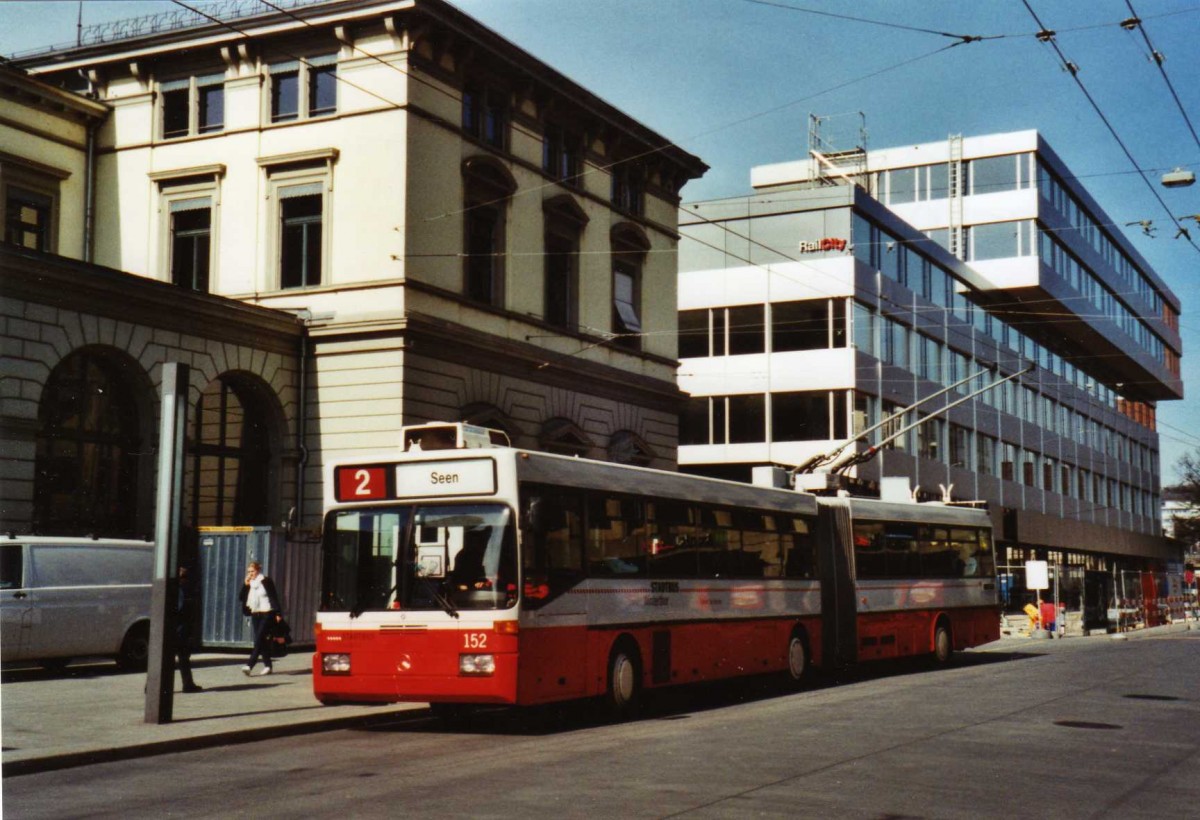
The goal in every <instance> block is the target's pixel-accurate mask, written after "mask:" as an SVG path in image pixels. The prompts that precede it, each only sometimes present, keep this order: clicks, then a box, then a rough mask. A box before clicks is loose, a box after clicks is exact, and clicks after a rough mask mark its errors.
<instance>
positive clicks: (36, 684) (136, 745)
mask: <svg viewBox="0 0 1200 820" xmlns="http://www.w3.org/2000/svg"><path fill="white" fill-rule="evenodd" d="M311 658H312V654H311V653H309V652H303V651H301V652H295V653H293V654H290V655H289V656H288V657H286V658H281V659H278V660H276V661H275V671H274V674H272V675H270V676H264V677H249V678H248V677H246V676H245V675H243V674H242V672H241V667H242V664H243V663H244V662H245V654H243V653H239V654H237V655H233V654H208V653H205V654H197V655H193V656H192V667H193V670H194V671H195V678H196V683H197V684H199V685H200V686H202V687H204V691H203V692H196V693H193V694H183V693H181V692H180V689H179V687H180V683H179V676H178V674H177V675H176V676H175V698H174V709H173V720H172V722H171V723H165V724H153V723H146V722H145V719H144V716H145V708H146V696H145V694H144V693H143V686H144V684H145V682H146V676H145V675H144V674H133V673H121V672H118V671H117V669H116V667H115V666H114V665H113V664H112V663H111V662H109V663H96V664H91V665H75V666H71V667H68V670H67V672H66V673H64V674H58V675H52V674H49V673H47V672H44V671H42V670H40V669H33V668H31V669H16V670H6V671H5V672H4V674H3V685H2V686H0V723H2V726H3V734H2V741H3V753H2V757H0V760H2V762H3V769H2V774H3V776H4V777H13V776H16V775H21V774H30V773H32V772H40V771H49V770H51V769H62V768H68V767H71V766H81V765H87V764H90V763H100V762H106V761H112V760H125V759H129V758H134V757H146V756H149V755H155V754H166V753H169V752H178V751H184V750H188V749H196V748H201V747H206V746H219V745H227V744H230V743H243V742H247V741H251V740H260V739H266V738H270V737H279V736H282V735H292V734H303V733H306V732H317V731H328V730H330V729H338V728H343V727H349V726H362V725H366V724H369V723H374V722H382V721H388V720H396V719H398V717H400V716H402V715H403V714H404V713H405V712H411V711H413V710H423V709H424V708H425V705H424V704H385V705H381V706H322V705H321V704H319V703H317V701H316V699H315V698H313V694H312V669H311ZM261 668H262V667H261V666H260V667H259V669H261ZM412 717H417V715H412Z"/></svg>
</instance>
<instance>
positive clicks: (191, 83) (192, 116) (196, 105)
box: [158, 73, 225, 140]
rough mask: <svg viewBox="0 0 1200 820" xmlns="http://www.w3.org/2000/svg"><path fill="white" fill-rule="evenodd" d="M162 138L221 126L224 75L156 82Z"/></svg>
mask: <svg viewBox="0 0 1200 820" xmlns="http://www.w3.org/2000/svg"><path fill="white" fill-rule="evenodd" d="M158 91H159V95H160V98H161V101H162V102H161V108H162V136H163V139H168V140H169V139H178V138H179V137H187V136H193V135H195V134H211V133H214V132H216V131H221V130H222V129H224V128H225V75H224V74H223V73H221V74H205V75H201V76H198V77H185V78H182V79H178V80H168V81H167V82H164V83H160V84H159V86H158Z"/></svg>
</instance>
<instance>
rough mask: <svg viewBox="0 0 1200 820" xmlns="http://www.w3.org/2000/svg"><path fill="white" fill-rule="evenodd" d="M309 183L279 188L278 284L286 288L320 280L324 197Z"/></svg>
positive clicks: (305, 286) (313, 284)
mask: <svg viewBox="0 0 1200 820" xmlns="http://www.w3.org/2000/svg"><path fill="white" fill-rule="evenodd" d="M315 185H316V187H318V188H319V187H320V183H315ZM310 187H312V186H309V185H300V186H296V187H293V188H283V189H281V191H280V200H279V286H280V287H281V288H283V289H284V290H287V289H289V288H307V287H313V286H315V285H319V284H321V267H322V265H321V262H322V251H321V247H322V235H323V232H324V230H323V224H324V211H325V197H324V194H323V193H322V192H321V191H315V192H313V191H309V190H308V189H309V188H310Z"/></svg>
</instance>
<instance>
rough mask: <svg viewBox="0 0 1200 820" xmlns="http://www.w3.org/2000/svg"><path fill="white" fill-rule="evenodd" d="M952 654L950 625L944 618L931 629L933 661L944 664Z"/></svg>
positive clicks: (939, 664) (952, 644) (952, 643)
mask: <svg viewBox="0 0 1200 820" xmlns="http://www.w3.org/2000/svg"><path fill="white" fill-rule="evenodd" d="M953 656H954V641H953V639H952V637H951V635H950V625H949V624H947V623H946V622H945V621H944V620H943V621H938V624H937V627H936V628H935V629H934V631H933V662H934V663H935V664H937V665H938V666H946V665H947V664H949V663H950V659H951V658H952V657H953Z"/></svg>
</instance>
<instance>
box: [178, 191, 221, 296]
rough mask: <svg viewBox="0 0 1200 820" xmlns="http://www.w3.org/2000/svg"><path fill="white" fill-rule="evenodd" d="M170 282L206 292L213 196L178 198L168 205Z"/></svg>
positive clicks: (210, 248) (210, 245)
mask: <svg viewBox="0 0 1200 820" xmlns="http://www.w3.org/2000/svg"><path fill="white" fill-rule="evenodd" d="M168 212H169V214H170V232H171V250H170V254H171V260H170V267H171V282H172V283H173V284H176V285H179V286H180V287H183V288H187V289H189V290H195V291H199V292H201V293H208V290H209V265H210V256H211V253H212V197H207V196H206V197H197V198H194V199H179V200H174V201H172V202H171V203H170V204H169V206H168Z"/></svg>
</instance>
